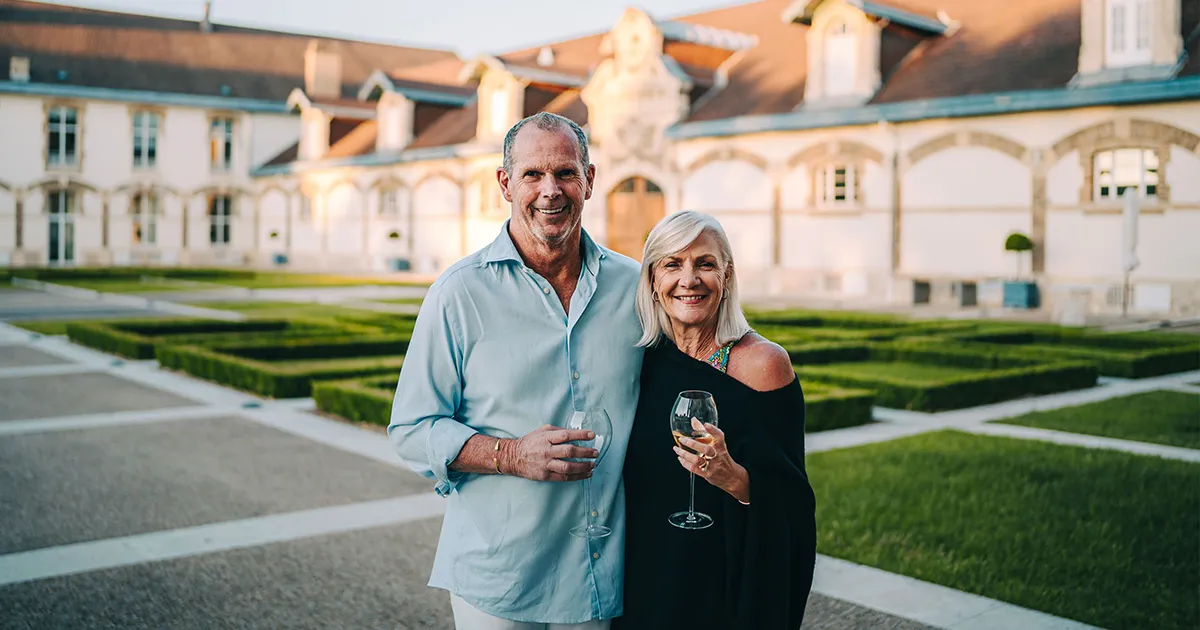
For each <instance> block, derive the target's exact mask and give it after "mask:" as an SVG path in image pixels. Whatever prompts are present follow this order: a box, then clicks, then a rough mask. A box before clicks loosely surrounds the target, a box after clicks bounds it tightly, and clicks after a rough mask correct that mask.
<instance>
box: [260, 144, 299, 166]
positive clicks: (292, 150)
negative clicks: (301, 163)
mask: <svg viewBox="0 0 1200 630" xmlns="http://www.w3.org/2000/svg"><path fill="white" fill-rule="evenodd" d="M299 158H300V143H299V142H296V143H295V144H293V145H292V146H290V147H288V148H286V149H284V150H282V151H280V152H279V154H278V155H276V156H275V157H273V158H271V159H269V160H267V161H266V162H264V163H263V166H281V165H283V164H289V163H291V162H295V161H296V160H297V159H299Z"/></svg>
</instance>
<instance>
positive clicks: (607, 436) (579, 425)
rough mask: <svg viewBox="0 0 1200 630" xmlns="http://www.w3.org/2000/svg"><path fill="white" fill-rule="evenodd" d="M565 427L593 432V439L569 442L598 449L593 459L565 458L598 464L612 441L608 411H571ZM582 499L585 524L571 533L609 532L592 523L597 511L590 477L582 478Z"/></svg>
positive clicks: (592, 535)
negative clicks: (585, 509) (585, 512)
mask: <svg viewBox="0 0 1200 630" xmlns="http://www.w3.org/2000/svg"><path fill="white" fill-rule="evenodd" d="M566 428H568V429H573V430H582V431H591V432H592V433H594V434H595V435H596V437H595V438H594V439H591V440H577V441H574V442H571V444H574V445H576V446H582V447H583V448H594V449H596V450H597V451H599V455H597V456H596V458H595V459H587V458H583V459H580V458H567V461H573V462H595V463H596V465H597V466H598V465H599V464H600V460H601V459H603V458H604V454H605V453H607V452H608V445H609V444H610V443H612V431H613V429H612V421H611V420H609V418H608V412H606V411H604V410H603V409H590V410H587V411H575V412H572V413H571V417H570V418H568V419H567V424H566ZM583 499H584V507H586V508H587V516H586V517H585V520H586V521H587V524H586V525H579V526H576V527H572V528H571V535H572V536H577V537H579V538H604V537H605V536H608V535H609V534H611V533H612V530H611V529H609V528H608V527H605V526H603V525H596V524H594V523H592V516H594V515H597V514H598V512H597V511H596V508H595V506H593V505H592V478H591V477H588V478H587V479H584V480H583Z"/></svg>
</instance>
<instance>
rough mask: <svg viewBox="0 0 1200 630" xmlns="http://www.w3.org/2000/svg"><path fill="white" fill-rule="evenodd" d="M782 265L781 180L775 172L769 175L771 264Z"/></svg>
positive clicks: (778, 266)
mask: <svg viewBox="0 0 1200 630" xmlns="http://www.w3.org/2000/svg"><path fill="white" fill-rule="evenodd" d="M782 265H783V182H782V177H781V176H780V175H779V174H778V173H775V174H773V175H772V176H771V266H772V267H774V268H775V269H776V270H778V269H779V268H780V267H781V266H782Z"/></svg>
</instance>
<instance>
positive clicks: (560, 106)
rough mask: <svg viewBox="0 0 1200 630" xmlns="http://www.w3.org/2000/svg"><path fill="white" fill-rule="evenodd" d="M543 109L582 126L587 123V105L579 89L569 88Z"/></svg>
mask: <svg viewBox="0 0 1200 630" xmlns="http://www.w3.org/2000/svg"><path fill="white" fill-rule="evenodd" d="M542 109H543V110H545V111H547V112H550V113H551V114H558V115H559V116H562V117H564V118H566V119H568V120H571V121H572V122H574V123H575V124H577V125H579V126H580V127H582V126H584V125H586V124H587V120H588V110H587V105H585V104H584V102H583V98H582V97H581V96H580V95H579V90H567V91H566V92H563V93H562V94H559V95H558V96H557V97H555V99H554V100H552V101H550V102H549V103H547V104H546V106H545V107H543V108H542Z"/></svg>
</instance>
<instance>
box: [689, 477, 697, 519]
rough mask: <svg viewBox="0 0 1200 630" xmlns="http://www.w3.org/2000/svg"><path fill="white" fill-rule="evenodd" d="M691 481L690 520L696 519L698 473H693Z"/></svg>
mask: <svg viewBox="0 0 1200 630" xmlns="http://www.w3.org/2000/svg"><path fill="white" fill-rule="evenodd" d="M689 477H690V481H689V483H690V484H691V488H690V489H689V490H688V521H694V520H696V473H692V474H691V475H690V476H689Z"/></svg>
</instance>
